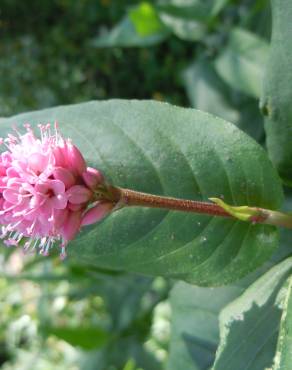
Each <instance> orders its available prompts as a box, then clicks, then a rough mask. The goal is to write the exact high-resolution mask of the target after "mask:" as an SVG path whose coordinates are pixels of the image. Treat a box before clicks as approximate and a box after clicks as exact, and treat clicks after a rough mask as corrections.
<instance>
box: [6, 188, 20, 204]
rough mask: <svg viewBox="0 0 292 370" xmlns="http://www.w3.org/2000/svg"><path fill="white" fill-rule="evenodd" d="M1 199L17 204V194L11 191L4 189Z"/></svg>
mask: <svg viewBox="0 0 292 370" xmlns="http://www.w3.org/2000/svg"><path fill="white" fill-rule="evenodd" d="M3 197H4V199H5V200H7V201H8V202H10V203H12V204H17V203H18V192H16V191H15V190H13V189H6V190H4V191H3Z"/></svg>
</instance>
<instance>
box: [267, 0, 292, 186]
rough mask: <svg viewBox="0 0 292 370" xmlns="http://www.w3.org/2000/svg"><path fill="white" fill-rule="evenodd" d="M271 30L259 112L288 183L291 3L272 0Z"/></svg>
mask: <svg viewBox="0 0 292 370" xmlns="http://www.w3.org/2000/svg"><path fill="white" fill-rule="evenodd" d="M272 17H273V30H272V41H271V48H270V55H269V60H268V63H267V68H266V72H265V77H264V86H263V95H262V99H261V106H262V112H263V114H264V115H266V116H267V120H266V125H265V129H266V133H267V147H268V151H269V153H270V156H271V158H272V161H273V162H274V163H275V165H276V167H277V169H278V171H279V173H280V175H281V177H282V178H283V179H284V181H285V182H286V183H287V184H289V185H292V145H291V133H292V104H291V101H292V89H291V86H292V72H291V64H292V38H291V33H292V22H291V19H292V3H291V1H290V0H273V1H272Z"/></svg>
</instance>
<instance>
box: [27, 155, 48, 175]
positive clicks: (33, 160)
mask: <svg viewBox="0 0 292 370" xmlns="http://www.w3.org/2000/svg"><path fill="white" fill-rule="evenodd" d="M48 163H49V156H47V155H43V154H40V153H33V154H31V155H30V156H29V158H28V165H29V167H30V169H31V170H33V171H34V172H35V173H36V174H37V175H38V174H39V173H41V172H43V171H44V170H45V169H46V167H47V166H48Z"/></svg>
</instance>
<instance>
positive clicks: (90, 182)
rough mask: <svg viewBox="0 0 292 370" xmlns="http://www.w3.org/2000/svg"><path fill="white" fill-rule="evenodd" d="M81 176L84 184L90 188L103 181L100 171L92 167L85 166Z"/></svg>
mask: <svg viewBox="0 0 292 370" xmlns="http://www.w3.org/2000/svg"><path fill="white" fill-rule="evenodd" d="M82 178H83V180H84V182H85V184H86V185H87V186H88V187H89V188H90V189H92V190H94V189H95V188H96V187H97V186H98V185H99V184H101V183H103V181H104V177H103V175H102V173H101V172H100V171H98V170H96V169H95V168H92V167H87V168H86V171H85V172H83V174H82Z"/></svg>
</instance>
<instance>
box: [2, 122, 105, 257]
mask: <svg viewBox="0 0 292 370" xmlns="http://www.w3.org/2000/svg"><path fill="white" fill-rule="evenodd" d="M25 128H26V132H25V133H24V134H21V133H20V132H19V131H18V129H17V128H15V129H14V135H8V137H7V138H6V139H4V145H3V147H4V146H5V147H6V148H7V150H6V151H5V152H3V153H1V154H0V224H1V225H2V228H1V232H0V238H1V239H3V241H4V243H5V244H6V245H7V246H11V245H19V244H20V243H21V242H22V240H23V238H25V239H26V240H25V241H24V243H21V244H24V250H25V251H27V252H28V251H34V250H37V251H38V252H39V253H40V254H42V255H43V256H47V255H48V254H49V251H50V249H51V248H52V246H53V245H55V244H56V243H57V244H58V245H59V246H60V247H61V257H62V258H63V257H65V255H66V250H65V249H66V247H67V245H68V242H69V241H70V240H72V239H73V238H74V237H75V236H76V235H77V233H78V231H79V229H80V227H81V220H82V215H83V214H84V213H85V212H86V210H87V207H88V206H89V205H90V202H93V201H94V197H93V195H94V194H93V191H92V187H94V186H96V184H98V183H99V182H100V181H103V177H102V175H101V174H100V172H99V171H97V170H95V169H93V168H87V166H86V163H85V160H84V158H83V156H82V154H81V153H80V151H79V150H78V148H77V147H76V146H75V145H74V144H72V143H71V141H70V140H69V139H67V140H65V139H64V138H63V137H62V136H61V134H60V133H59V131H58V127H57V126H55V128H54V130H52V129H51V126H50V124H45V125H39V129H40V138H37V137H36V136H35V134H34V131H33V129H32V128H31V127H30V126H29V125H27V124H26V125H25ZM84 173H87V175H85V176H83V174H84ZM103 207H104V206H103ZM94 208H95V207H94ZM94 208H92V210H91V213H92V214H93V213H94ZM85 216H86V217H87V218H88V219H90V222H93V221H92V220H93V218H94V216H93V215H92V216H91V218H90V214H89V216H88V215H87V213H85ZM99 218H100V216H99V217H97V216H95V219H99Z"/></svg>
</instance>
